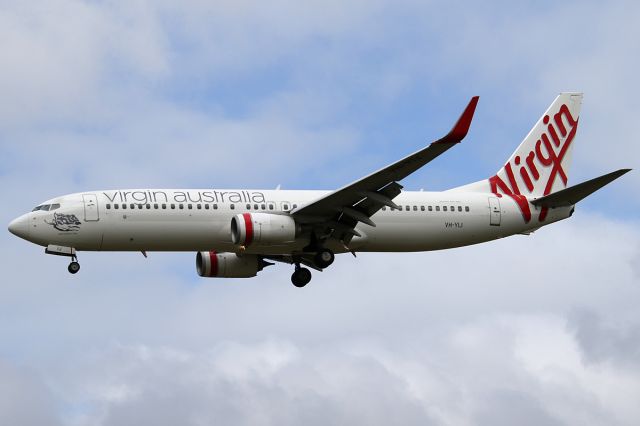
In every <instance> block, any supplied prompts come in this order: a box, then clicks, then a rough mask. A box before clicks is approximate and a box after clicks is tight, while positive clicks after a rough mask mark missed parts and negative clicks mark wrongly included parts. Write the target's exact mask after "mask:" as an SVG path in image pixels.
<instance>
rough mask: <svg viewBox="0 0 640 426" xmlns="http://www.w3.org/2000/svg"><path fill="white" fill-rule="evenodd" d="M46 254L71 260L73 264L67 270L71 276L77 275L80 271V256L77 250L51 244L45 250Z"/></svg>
mask: <svg viewBox="0 0 640 426" xmlns="http://www.w3.org/2000/svg"><path fill="white" fill-rule="evenodd" d="M44 252H45V253H46V254H54V255H56V256H66V257H70V258H71V263H69V266H68V267H67V270H68V271H69V273H71V274H77V273H78V271H79V270H80V264H79V263H78V256H76V249H74V248H73V247H64V246H56V245H53V244H49V245H48V246H47V248H46V249H45V250H44Z"/></svg>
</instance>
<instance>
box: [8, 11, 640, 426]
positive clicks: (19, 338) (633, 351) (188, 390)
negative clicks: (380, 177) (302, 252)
mask: <svg viewBox="0 0 640 426" xmlns="http://www.w3.org/2000/svg"><path fill="white" fill-rule="evenodd" d="M639 19H640V5H639V4H638V3H637V2H630V1H629V2H625V1H612V2H607V3H606V4H602V3H601V2H591V1H580V2H577V1H576V2H572V1H569V2H506V1H492V2H483V3H476V2H462V1H460V2H457V1H454V2H438V1H409V0H407V1H395V2H390V1H384V0H369V1H361V0H354V1H350V2H342V1H334V0H325V1H322V2H315V1H308V2H296V1H289V0H276V1H272V2H251V1H243V0H235V1H225V0H220V1H217V2H208V1H201V0H185V1H181V2H171V1H163V0H160V1H153V2H151V1H143V0H133V1H127V2H115V1H77V0H73V1H72V0H43V1H40V2H35V3H34V2H18V1H2V2H0V47H1V49H0V51H1V52H2V56H1V57H0V65H1V66H0V98H1V99H2V102H0V196H1V198H2V200H4V203H3V207H2V209H0V216H1V219H2V223H5V224H8V223H9V221H10V220H11V219H13V218H14V217H17V216H19V215H21V214H22V213H25V212H27V211H29V210H31V209H32V208H33V206H35V205H37V204H38V203H40V202H41V201H43V200H46V199H49V198H52V197H54V196H57V195H61V194H66V193H73V192H79V191H86V190H97V189H111V188H136V187H142V188H154V187H155V188H185V187H186V188H189V187H192V188H256V189H270V188H275V187H276V186H277V185H281V186H282V188H286V189H309V188H320V189H333V188H337V187H340V186H342V185H344V184H346V183H348V182H351V181H353V180H355V179H358V178H360V177H362V176H364V175H367V174H368V173H370V172H371V171H373V170H376V169H378V168H380V167H383V166H385V165H387V164H388V163H390V162H393V161H395V160H397V159H399V158H402V157H403V156H405V155H407V154H408V153H411V152H413V151H415V150H417V149H419V148H421V147H422V146H424V145H425V144H427V143H428V142H430V141H431V140H435V139H437V138H438V137H440V136H442V135H444V134H445V133H446V132H447V131H448V130H449V128H450V127H451V125H452V124H453V123H454V122H455V120H456V119H457V118H458V116H459V114H460V112H461V111H462V109H463V108H464V106H465V105H466V104H467V102H468V100H469V99H470V97H471V96H474V95H479V96H480V102H479V104H478V109H477V111H476V114H475V118H474V122H473V123H472V126H471V130H470V132H469V135H468V136H467V138H466V139H465V140H464V142H463V143H462V144H460V145H459V146H457V147H455V148H454V149H452V150H450V151H448V152H447V153H446V154H444V155H443V156H441V157H440V158H438V159H437V160H435V161H434V162H432V163H430V164H429V165H428V167H425V168H424V169H423V170H420V171H418V172H416V173H415V174H414V175H412V176H410V177H409V178H407V179H405V180H404V181H403V184H404V185H405V187H406V188H407V189H410V190H418V189H425V190H445V189H448V188H452V187H455V186H459V185H462V184H464V183H468V182H472V181H476V180H480V179H483V178H486V177H488V176H491V175H493V174H494V173H495V172H496V171H497V170H498V169H499V168H500V167H501V166H502V165H503V162H504V161H505V160H506V159H507V158H508V157H509V156H510V154H511V153H512V152H513V150H514V149H515V148H516V146H517V145H518V144H519V142H520V141H521V140H522V138H523V137H524V136H525V135H526V134H527V132H528V131H529V129H530V128H531V126H532V125H533V124H534V123H535V121H536V120H537V119H538V118H539V116H540V115H541V114H542V112H544V110H545V109H546V107H547V106H548V105H549V104H550V103H551V102H552V100H553V99H554V97H555V96H556V95H557V93H559V92H561V91H581V92H584V93H585V96H584V100H583V105H582V113H581V118H580V128H579V130H578V135H577V139H576V146H575V149H574V151H573V164H572V167H571V173H570V183H577V182H580V181H583V180H586V179H589V178H592V177H595V176H599V175H601V174H604V173H607V172H610V171H613V170H616V169H619V168H627V167H628V168H634V169H636V170H634V171H633V172H631V173H629V174H627V175H625V176H624V177H623V178H621V179H619V180H618V181H616V182H615V183H613V184H611V185H610V186H608V187H606V188H605V189H603V190H602V191H599V192H598V193H596V194H594V195H593V196H592V197H590V198H589V199H587V200H585V201H584V202H582V203H581V204H580V205H579V206H578V208H577V210H576V213H575V214H574V216H573V217H572V218H571V219H570V220H567V221H563V222H560V223H557V224H553V225H551V226H549V227H546V228H544V229H541V230H539V231H537V232H536V233H534V234H533V235H531V236H514V237H510V238H507V239H504V240H500V241H495V242H491V243H487V244H482V245H478V246H473V247H466V248H461V249H455V250H447V251H441V252H430V253H412V254H374V253H371V254H359V255H358V257H357V258H355V259H354V258H353V257H352V256H350V255H345V256H339V257H338V258H337V260H336V262H335V263H334V265H332V266H331V267H330V268H329V269H328V270H326V271H324V272H322V273H315V274H314V279H313V281H312V282H311V284H309V285H308V286H307V287H305V288H304V289H296V288H294V287H293V286H292V285H291V284H290V282H289V276H290V273H291V270H290V268H289V267H288V266H285V265H278V266H275V267H271V268H268V269H266V270H265V271H263V272H261V273H260V274H259V275H258V277H257V278H254V279H251V280H242V279H237V280H236V279H228V280H222V279H220V280H217V279H202V278H199V277H198V276H197V274H196V271H195V259H194V258H195V253H150V254H149V258H148V259H144V258H143V257H142V255H140V253H80V262H81V264H82V271H81V272H80V273H79V274H77V275H75V276H71V275H70V274H68V272H67V271H66V266H67V261H66V259H64V258H59V257H55V256H46V255H45V254H44V253H43V249H42V248H41V247H39V246H35V245H32V244H30V243H27V242H26V241H23V240H20V239H18V238H16V237H14V236H13V235H11V234H9V232H8V231H7V232H4V233H2V235H1V236H0V250H1V259H2V265H3V270H4V274H3V278H2V280H1V281H2V283H1V284H0V424H14V425H42V424H47V425H64V426H85V425H87V426H89V425H91V426H98V425H99V426H110V425H139V424H155V425H177V424H180V425H205V424H227V425H248V424H252V425H254V424H258V425H276V424H277V425H283V424H284V425H286V424H292V425H293V424H300V423H303V422H304V423H306V424H310V425H315V424H318V425H320V424H323V425H324V424H336V425H341V424H344V425H346V424H349V425H351V424H372V425H376V424H380V425H383V424H384V425H386V424H407V425H411V424H420V425H425V424H426V425H431V424H433V425H485V424H491V425H510V424H523V425H529V424H530V425H564V424H584V425H602V424H607V425H636V424H639V423H640V406H638V403H637V402H638V400H639V399H640V311H639V310H638V308H637V305H638V300H640V220H639V219H638V215H637V211H638V209H639V208H640V197H639V192H638V188H639V187H640V174H638V172H637V169H638V166H639V164H638V163H639V160H638V158H640V144H638V142H637V139H638V137H637V133H638V132H637V125H636V123H637V117H638V116H640V103H639V102H638V101H637V98H638V93H639V84H638V79H637V75H636V74H637V69H638V67H639V65H640V59H638V58H640V44H638V43H637V40H639V39H640V27H638V26H637V22H638V20H639Z"/></svg>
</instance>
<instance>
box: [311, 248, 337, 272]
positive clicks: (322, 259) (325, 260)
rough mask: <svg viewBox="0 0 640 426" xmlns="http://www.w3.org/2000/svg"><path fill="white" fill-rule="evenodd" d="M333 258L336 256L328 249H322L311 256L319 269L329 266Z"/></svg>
mask: <svg viewBox="0 0 640 426" xmlns="http://www.w3.org/2000/svg"><path fill="white" fill-rule="evenodd" d="M335 259H336V256H335V255H334V254H333V252H332V251H331V250H329V249H322V250H320V251H319V252H318V253H316V255H315V256H314V257H313V261H314V263H315V264H316V266H317V267H318V268H321V269H324V268H327V267H329V266H330V265H331V264H332V263H333V261H334V260H335Z"/></svg>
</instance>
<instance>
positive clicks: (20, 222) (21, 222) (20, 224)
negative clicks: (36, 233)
mask: <svg viewBox="0 0 640 426" xmlns="http://www.w3.org/2000/svg"><path fill="white" fill-rule="evenodd" d="M28 229H29V228H28V226H27V218H26V217H24V216H20V217H19V218H17V219H14V220H12V221H11V223H10V224H9V232H11V233H12V234H13V235H16V236H18V237H20V238H25V239H26V238H27V230H28Z"/></svg>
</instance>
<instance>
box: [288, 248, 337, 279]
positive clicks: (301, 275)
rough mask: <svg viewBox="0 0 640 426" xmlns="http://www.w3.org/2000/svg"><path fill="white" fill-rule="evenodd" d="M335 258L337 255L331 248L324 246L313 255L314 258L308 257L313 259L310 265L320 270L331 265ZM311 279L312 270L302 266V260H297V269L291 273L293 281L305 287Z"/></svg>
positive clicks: (310, 259)
mask: <svg viewBox="0 0 640 426" xmlns="http://www.w3.org/2000/svg"><path fill="white" fill-rule="evenodd" d="M335 258H336V257H335V255H334V254H333V252H332V251H331V250H329V249H325V248H323V249H320V250H319V251H318V252H317V253H316V254H315V255H313V258H310V257H309V258H306V259H308V260H309V261H312V262H311V263H308V264H309V265H310V266H312V267H314V268H316V269H318V270H322V269H324V268H327V267H328V266H330V265H331V264H332V263H333V261H334V260H335ZM309 281H311V271H310V270H309V269H307V268H303V267H301V266H300V262H296V269H295V270H294V271H293V274H292V275H291V282H292V283H293V285H295V286H296V287H304V286H305V285H307V284H309Z"/></svg>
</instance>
